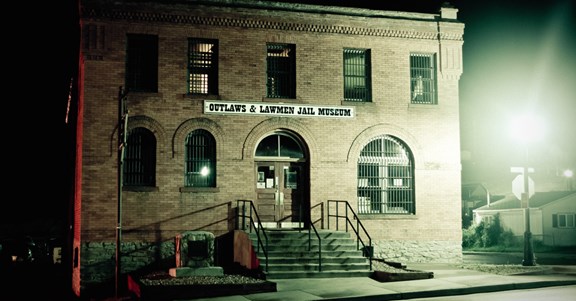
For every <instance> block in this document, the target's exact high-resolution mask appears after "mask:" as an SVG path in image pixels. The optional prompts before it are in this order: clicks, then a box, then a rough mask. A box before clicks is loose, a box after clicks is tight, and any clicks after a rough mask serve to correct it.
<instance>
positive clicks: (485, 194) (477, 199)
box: [462, 183, 504, 229]
mask: <svg viewBox="0 0 576 301" xmlns="http://www.w3.org/2000/svg"><path fill="white" fill-rule="evenodd" d="M502 198H504V196H502V195H491V194H490V191H489V190H488V188H487V187H486V185H484V184H483V183H467V184H462V228H463V229H466V228H468V227H469V226H470V225H472V221H473V219H474V214H473V210H474V209H476V208H479V207H482V206H490V204H491V203H492V202H495V201H497V200H500V199H502Z"/></svg>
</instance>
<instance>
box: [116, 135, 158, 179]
mask: <svg viewBox="0 0 576 301" xmlns="http://www.w3.org/2000/svg"><path fill="white" fill-rule="evenodd" d="M123 172H124V174H123V180H124V181H123V182H124V185H125V186H155V185H156V137H154V134H153V133H152V132H151V131H150V130H148V129H146V128H142V127H138V128H134V129H132V130H131V131H130V132H129V133H128V138H127V141H126V151H125V158H124V164H123Z"/></svg>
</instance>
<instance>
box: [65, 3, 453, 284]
mask: <svg viewBox="0 0 576 301" xmlns="http://www.w3.org/2000/svg"><path fill="white" fill-rule="evenodd" d="M80 20H81V29H82V38H81V55H80V68H79V74H80V75H79V81H78V87H79V93H78V94H79V95H78V108H79V111H78V131H77V132H78V134H77V140H78V144H77V159H76V162H77V167H76V173H75V178H76V181H75V194H74V239H73V240H74V242H73V252H72V253H73V258H72V260H73V279H72V281H73V284H72V285H73V287H74V290H75V292H76V293H77V294H79V295H80V294H81V291H82V290H83V289H85V288H86V287H88V286H90V285H93V284H96V283H99V282H102V281H106V280H109V279H111V278H113V277H114V272H115V270H114V268H115V262H114V258H115V257H114V255H115V251H116V247H115V246H116V245H117V244H116V242H121V246H122V247H121V248H120V249H121V253H122V269H123V271H125V272H129V271H130V270H131V269H133V268H136V267H138V266H142V265H146V264H151V263H153V262H156V261H159V260H163V259H165V258H164V256H163V255H162V254H164V253H163V252H162V248H168V249H169V247H166V246H164V245H163V243H164V242H170V241H172V239H173V238H174V236H175V235H177V234H178V233H182V232H183V231H189V230H203V231H209V232H212V233H214V235H215V236H216V237H218V236H220V235H224V234H226V233H228V232H230V231H231V230H233V229H234V225H233V224H234V221H233V220H234V219H233V217H234V213H233V212H235V207H236V204H237V203H236V201H237V200H251V201H253V203H254V204H255V208H256V210H257V212H258V214H259V216H260V218H261V219H262V224H263V225H264V226H266V227H283V228H285V227H294V226H296V227H300V226H303V227H307V226H309V223H310V222H311V221H314V220H317V219H319V218H321V217H324V218H326V216H321V215H322V214H324V215H326V210H324V211H321V210H316V209H314V208H317V207H318V205H319V204H324V205H325V204H326V203H327V201H328V200H345V201H347V202H348V203H349V204H350V205H351V207H352V208H353V209H354V210H355V212H356V213H357V214H358V216H359V218H360V219H361V220H362V223H363V225H364V226H365V227H366V229H367V231H368V232H369V233H370V236H371V238H372V240H373V245H374V256H377V257H381V258H387V259H391V260H396V261H404V262H459V261H460V260H461V216H460V214H461V203H460V187H461V185H460V184H461V183H460V182H461V181H460V172H461V168H460V141H459V136H460V132H459V96H458V81H459V78H460V75H461V73H462V44H463V31H464V24H462V23H461V22H459V21H458V20H457V9H456V8H453V7H441V8H440V7H439V8H438V13H434V14H431V13H415V12H399V11H383V10H369V9H361V8H344V7H325V6H314V5H304V4H290V3H276V2H264V1H243V0H241V1H226V0H207V1H200V0H187V1H149V2H142V1H128V0H124V1H107V0H84V1H82V3H81V15H80ZM124 137H125V138H126V143H125V144H122V141H123V139H124ZM121 157H123V158H124V159H123V160H119V158H121ZM119 229H120V230H119ZM119 233H120V235H119ZM119 236H120V237H119ZM168 253H169V252H168Z"/></svg>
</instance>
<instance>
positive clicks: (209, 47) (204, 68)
mask: <svg viewBox="0 0 576 301" xmlns="http://www.w3.org/2000/svg"><path fill="white" fill-rule="evenodd" d="M188 91H189V93H190V94H201V95H208V94H210V95H217V94H218V41H217V40H207V39H195V38H191V39H188Z"/></svg>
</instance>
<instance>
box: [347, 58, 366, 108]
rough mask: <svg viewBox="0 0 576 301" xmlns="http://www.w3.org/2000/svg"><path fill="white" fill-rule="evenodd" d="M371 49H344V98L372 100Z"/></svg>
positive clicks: (349, 99)
mask: <svg viewBox="0 0 576 301" xmlns="http://www.w3.org/2000/svg"><path fill="white" fill-rule="evenodd" d="M371 94H372V93H371V78H370V50H367V49H344V100H346V101H370V99H371V97H372V95H371Z"/></svg>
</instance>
